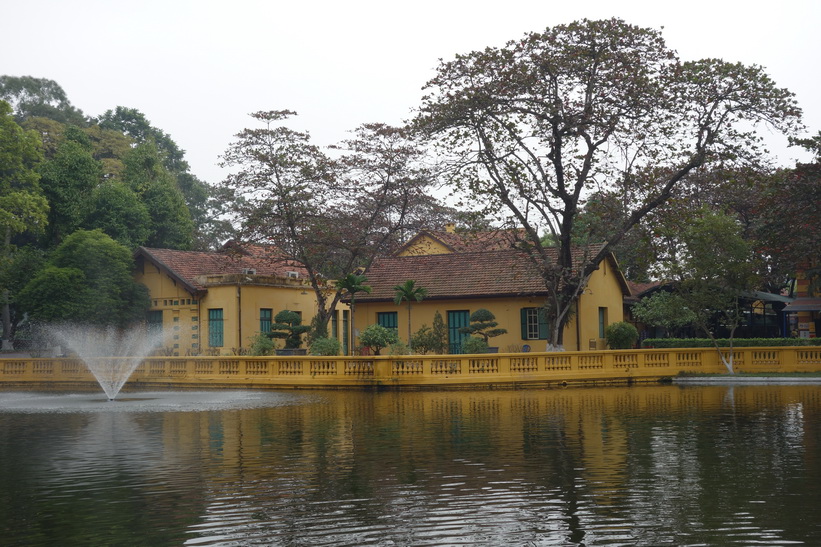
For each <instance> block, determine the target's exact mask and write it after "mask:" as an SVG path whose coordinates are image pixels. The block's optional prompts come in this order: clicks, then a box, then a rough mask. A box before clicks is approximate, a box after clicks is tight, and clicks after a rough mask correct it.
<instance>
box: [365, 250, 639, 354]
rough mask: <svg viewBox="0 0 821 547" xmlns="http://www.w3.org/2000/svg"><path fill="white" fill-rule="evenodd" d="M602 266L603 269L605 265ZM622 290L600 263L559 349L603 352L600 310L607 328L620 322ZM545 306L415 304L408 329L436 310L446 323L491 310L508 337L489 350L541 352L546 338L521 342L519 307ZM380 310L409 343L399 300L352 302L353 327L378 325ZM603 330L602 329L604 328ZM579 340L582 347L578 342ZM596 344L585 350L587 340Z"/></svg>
mask: <svg viewBox="0 0 821 547" xmlns="http://www.w3.org/2000/svg"><path fill="white" fill-rule="evenodd" d="M605 264H606V265H605ZM622 298H623V295H622V289H621V285H620V284H619V279H618V273H617V272H614V271H613V270H612V268H611V265H610V264H608V263H606V262H605V263H603V265H602V267H601V268H600V269H599V270H597V271H596V272H594V273H593V275H592V276H591V279H590V282H589V283H588V286H587V288H586V290H585V292H584V295H583V296H582V298H581V299H580V305H579V307H578V312H577V314H576V317H575V318H574V319H573V320H571V321H570V323H569V324H568V325H567V327H566V328H565V332H564V347H565V349H568V350H577V349H582V350H587V349H604V348H605V346H606V344H605V342H604V339H602V338H600V337H599V308H600V307H601V308H604V309H605V310H606V311H605V315H606V318H607V324H610V323H616V322H618V321H622V320H623V305H622ZM542 306H544V299H543V298H541V297H531V298H528V297H518V298H516V297H514V298H486V299H481V300H479V299H460V300H423V301H422V302H414V303H413V305H412V308H411V331H412V332H416V331H417V330H419V329H420V328H421V327H422V325H427V326H429V327H430V326H432V325H433V317H434V314H435V313H436V311H437V310H438V311H439V313H441V314H442V319H443V320H444V321H445V323H447V320H448V314H447V312H448V311H456V310H467V311H469V312H471V313H472V312H474V311H476V310H478V309H480V308H485V309H488V310H490V311H491V313H493V315H495V316H496V322H497V323H499V328H504V329H507V331H508V332H507V334H503V335H501V336H497V337H495V338H491V339H490V345H491V346H498V347H499V351H501V352H505V351H518V348H520V347H521V346H522V345H524V344H527V345H529V346H530V347H531V349H532V350H533V351H544V350H545V349H546V347H547V341H546V340H523V339H522V332H521V311H520V310H521V309H522V308H539V307H542ZM379 312H397V320H398V330H399V339H400V340H401V341H402V342H404V343H407V342H408V339H407V338H408V305H407V302H403V303H402V304H401V305H400V306H397V305H396V304H394V303H393V302H379V303H368V302H357V304H356V317H355V321H356V329H357V331H358V332H361V331H362V330H363V329H364V328H365V327H367V326H368V325H372V324H374V323H376V322H377V314H378V313H379ZM579 318H580V319H581V322H580V324H579V325H578V327H579V331H578V334H579V336H577V326H576V320H577V319H579ZM605 326H606V325H605ZM579 340H581V345H580V344H579ZM591 340H592V341H593V343H594V344H595V347H594V348H590V347H589V345H590V341H591Z"/></svg>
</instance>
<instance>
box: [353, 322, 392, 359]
mask: <svg viewBox="0 0 821 547" xmlns="http://www.w3.org/2000/svg"><path fill="white" fill-rule="evenodd" d="M359 342H360V343H361V344H362V346H363V347H366V348H370V349H371V350H373V353H374V355H379V352H380V351H382V348H386V347H388V346H390V345H391V344H396V343H397V342H399V335H398V334H396V331H395V330H393V329H388V328H385V327H383V326H382V325H368V326H367V327H365V330H363V331H362V334H360V335H359Z"/></svg>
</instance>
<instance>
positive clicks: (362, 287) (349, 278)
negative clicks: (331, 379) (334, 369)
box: [336, 273, 372, 355]
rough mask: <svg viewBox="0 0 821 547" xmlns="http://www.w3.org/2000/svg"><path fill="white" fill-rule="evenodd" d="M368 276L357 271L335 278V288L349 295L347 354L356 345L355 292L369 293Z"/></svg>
mask: <svg viewBox="0 0 821 547" xmlns="http://www.w3.org/2000/svg"><path fill="white" fill-rule="evenodd" d="M367 281H368V278H367V277H365V276H364V275H362V274H357V273H350V274H348V275H346V276H345V277H343V278H342V279H339V280H337V282H336V288H337V290H340V291H342V294H347V295H350V297H351V304H350V308H351V325H352V327H351V329H350V331H351V332H350V338H351V339H350V345H349V346H348V355H352V354H353V348H354V347H356V333H355V332H354V326H355V325H356V321H355V320H354V319H355V318H354V313H355V312H356V293H358V292H364V293H366V294H370V292H371V290H372V289H371V286H370V285H366V284H365V283H367Z"/></svg>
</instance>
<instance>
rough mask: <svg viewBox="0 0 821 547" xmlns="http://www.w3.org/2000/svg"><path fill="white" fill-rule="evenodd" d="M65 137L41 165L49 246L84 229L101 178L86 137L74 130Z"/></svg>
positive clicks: (69, 130) (98, 165)
mask: <svg viewBox="0 0 821 547" xmlns="http://www.w3.org/2000/svg"><path fill="white" fill-rule="evenodd" d="M64 136H65V137H66V138H65V140H63V142H62V143H61V144H60V145H59V146H58V147H57V151H56V153H55V155H54V157H53V158H52V159H50V160H48V161H46V162H45V163H43V164H42V165H41V166H40V176H41V178H40V185H41V186H42V188H43V193H44V194H45V196H46V198H47V199H48V203H49V215H48V226H47V229H46V246H49V247H50V246H53V245H57V244H59V243H60V242H61V241H62V240H63V239H64V238H65V237H66V236H68V235H70V234H71V233H72V232H74V231H75V230H77V229H78V228H80V227H81V226H82V223H83V221H84V220H85V218H86V217H87V216H88V213H89V208H88V207H89V201H90V199H89V198H90V196H91V192H92V190H93V189H94V188H95V187H96V186H97V185H98V184H99V182H100V179H101V170H100V164H99V162H98V161H97V160H95V159H94V157H93V156H92V155H91V146H90V144H89V143H88V139H87V137H85V135H84V134H83V133H81V132H78V131H77V130H76V128H71V127H69V128H66V133H65V135H64ZM80 136H82V137H80ZM83 140H85V142H81V141H83Z"/></svg>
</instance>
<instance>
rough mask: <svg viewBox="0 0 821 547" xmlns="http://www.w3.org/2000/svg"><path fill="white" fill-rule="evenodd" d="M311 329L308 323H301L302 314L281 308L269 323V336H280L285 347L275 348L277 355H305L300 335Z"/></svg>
mask: <svg viewBox="0 0 821 547" xmlns="http://www.w3.org/2000/svg"><path fill="white" fill-rule="evenodd" d="M309 330H311V327H310V326H308V325H303V324H302V316H301V315H300V314H298V313H297V312H295V311H290V310H282V311H281V312H279V313H278V314H276V317H274V323H273V324H272V325H271V332H270V333H269V336H270V337H271V338H282V339H284V340H285V347H284V348H283V349H277V350H276V354H277V355H305V353H306V350H305V349H304V348H302V347H301V346H302V335H303V334H305V333H306V332H308V331H309Z"/></svg>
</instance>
